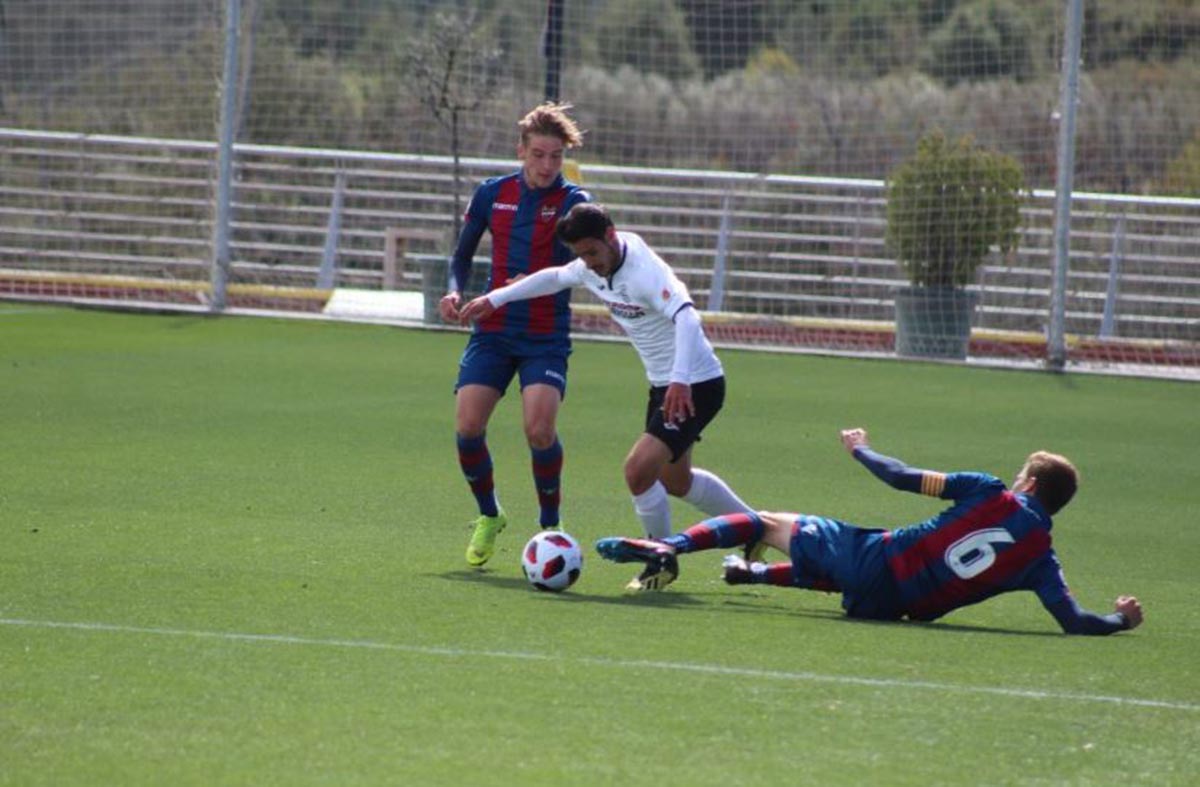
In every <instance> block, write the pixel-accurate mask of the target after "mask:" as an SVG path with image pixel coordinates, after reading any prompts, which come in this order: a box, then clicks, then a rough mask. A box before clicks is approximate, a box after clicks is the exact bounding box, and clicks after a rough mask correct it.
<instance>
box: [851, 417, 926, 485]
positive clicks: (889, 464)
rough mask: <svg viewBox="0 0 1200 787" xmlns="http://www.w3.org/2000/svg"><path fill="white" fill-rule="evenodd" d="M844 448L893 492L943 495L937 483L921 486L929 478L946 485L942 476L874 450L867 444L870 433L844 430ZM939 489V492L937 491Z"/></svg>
mask: <svg viewBox="0 0 1200 787" xmlns="http://www.w3.org/2000/svg"><path fill="white" fill-rule="evenodd" d="M841 440H842V445H843V446H844V447H845V449H846V450H847V451H849V452H850V455H851V456H853V457H854V458H855V459H857V460H858V461H859V463H860V464H862V465H863V466H864V467H866V468H867V469H868V470H870V471H871V473H872V475H874V476H875V477H876V478H878V479H879V480H880V481H883V482H884V483H885V484H887V485H888V486H890V487H892V488H893V489H900V490H902V491H905V492H915V493H917V494H922V493H926V494H928V493H933V494H934V496H935V497H936V496H937V494H940V492H941V485H939V484H935V483H929V484H925V485H923V484H922V481H923V479H924V478H925V477H926V476H929V477H930V479H931V480H933V481H936V480H937V479H941V480H942V481H943V482H944V480H945V476H944V475H942V474H941V473H930V472H927V471H925V470H918V469H916V468H913V467H909V466H908V465H906V464H904V462H901V461H900V460H899V459H894V458H892V457H890V456H884V455H883V454H880V453H876V452H875V451H874V450H872V449H871V446H870V444H869V443H868V442H867V430H866V429H861V428H855V429H843V430H842V432H841ZM935 488H936V490H937V491H936V492H934V489H935Z"/></svg>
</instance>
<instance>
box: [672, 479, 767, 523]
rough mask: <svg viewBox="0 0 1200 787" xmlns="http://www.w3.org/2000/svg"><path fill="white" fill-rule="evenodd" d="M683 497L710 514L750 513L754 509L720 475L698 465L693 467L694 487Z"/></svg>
mask: <svg viewBox="0 0 1200 787" xmlns="http://www.w3.org/2000/svg"><path fill="white" fill-rule="evenodd" d="M683 499H684V500H686V501H687V502H688V503H691V504H692V505H693V506H695V507H696V508H698V509H700V510H701V511H703V512H704V513H706V514H708V515H709V516H721V515H722V514H749V513H753V511H754V509H753V508H751V507H750V506H748V505H746V503H745V501H744V500H742V499H741V498H740V497H738V496H737V493H735V492H734V491H733V490H732V489H730V488H729V485H728V484H726V483H725V482H724V481H722V480H721V478H720V477H719V476H716V475H713V474H712V473H710V472H708V471H707V470H701V469H700V468H698V467H693V468H692V488H691V489H689V490H688V493H687V494H686V495H684V496H683Z"/></svg>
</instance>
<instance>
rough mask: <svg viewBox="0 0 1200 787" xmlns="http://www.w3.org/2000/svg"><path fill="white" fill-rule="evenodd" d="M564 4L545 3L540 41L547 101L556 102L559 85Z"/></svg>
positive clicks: (551, 0)
mask: <svg viewBox="0 0 1200 787" xmlns="http://www.w3.org/2000/svg"><path fill="white" fill-rule="evenodd" d="M564 2H565V0H547V2H546V32H545V36H544V38H543V40H542V53H543V54H544V55H545V56H546V100H547V101H558V93H559V83H560V80H561V76H562V55H563V47H562V33H563V13H564V9H563V5H564Z"/></svg>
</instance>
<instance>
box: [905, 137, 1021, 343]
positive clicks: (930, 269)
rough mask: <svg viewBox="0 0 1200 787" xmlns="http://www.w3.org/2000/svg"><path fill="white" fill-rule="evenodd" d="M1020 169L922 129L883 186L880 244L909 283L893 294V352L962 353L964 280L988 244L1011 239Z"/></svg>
mask: <svg viewBox="0 0 1200 787" xmlns="http://www.w3.org/2000/svg"><path fill="white" fill-rule="evenodd" d="M1023 179H1024V176H1023V174H1022V172H1021V166H1020V164H1018V163H1017V161H1016V160H1015V159H1014V158H1012V157H1011V156H1007V155H1004V154H1002V153H996V152H994V151H990V150H987V149H984V148H981V147H978V146H977V145H975V143H974V141H973V140H971V139H970V138H969V137H963V138H960V139H958V140H956V141H951V140H948V139H947V138H946V137H945V135H944V134H942V133H941V132H933V133H930V134H926V135H925V136H924V137H922V138H921V139H920V140H919V141H918V143H917V150H916V153H915V154H914V155H913V156H912V157H911V158H909V159H907V160H906V161H904V162H902V163H901V164H900V165H899V166H898V167H896V169H895V170H893V172H892V174H891V177H890V178H889V179H888V184H887V235H886V240H887V246H888V249H889V250H890V251H891V253H892V254H893V255H894V256H895V258H896V261H897V262H898V263H899V264H900V267H901V269H902V270H903V271H904V273H905V274H906V275H907V276H908V280H909V282H910V283H911V284H912V286H911V287H902V288H900V289H899V290H898V291H897V293H896V353H897V354H898V355H903V356H910V357H912V356H915V357H926V358H957V359H960V360H961V359H963V358H966V357H967V345H968V343H969V341H970V337H971V317H972V315H973V314H974V310H975V302H976V301H977V300H978V295H977V293H975V292H972V291H969V290H968V289H966V288H967V285H969V284H972V283H974V282H975V280H976V271H977V270H978V268H979V266H980V265H981V264H982V263H983V261H984V259H985V258H986V257H987V255H988V253H989V252H990V251H991V249H992V247H998V248H999V249H1001V250H1002V251H1009V250H1010V249H1012V248H1013V247H1014V246H1015V245H1016V242H1017V227H1018V225H1019V224H1020V219H1021V214H1020V208H1021V185H1022V181H1023Z"/></svg>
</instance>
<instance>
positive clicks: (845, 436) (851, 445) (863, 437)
mask: <svg viewBox="0 0 1200 787" xmlns="http://www.w3.org/2000/svg"><path fill="white" fill-rule="evenodd" d="M842 445H843V446H845V447H846V450H847V451H849V452H850V453H854V449H855V448H858V447H859V446H862V447H863V448H866V447H867V446H868V443H867V430H866V429H861V428H854V429H843V430H842Z"/></svg>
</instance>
